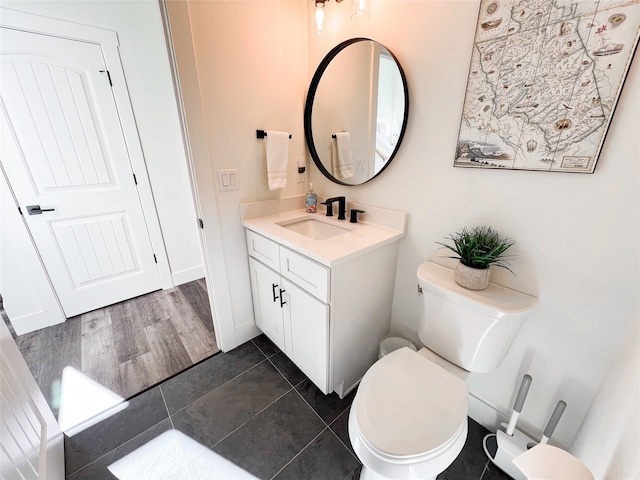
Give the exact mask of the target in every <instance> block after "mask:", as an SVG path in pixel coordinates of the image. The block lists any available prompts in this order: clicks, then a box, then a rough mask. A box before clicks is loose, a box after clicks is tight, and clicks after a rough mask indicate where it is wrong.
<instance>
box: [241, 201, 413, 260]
mask: <svg viewBox="0 0 640 480" xmlns="http://www.w3.org/2000/svg"><path fill="white" fill-rule="evenodd" d="M359 206H361V207H364V208H363V210H367V208H369V210H367V211H371V213H372V214H373V213H374V212H373V211H372V210H375V207H369V206H363V205H359ZM386 212H387V214H389V212H390V213H391V215H394V214H395V215H399V216H400V217H399V218H400V219H401V221H396V222H391V223H390V225H393V227H391V226H388V225H387V226H385V225H379V224H374V223H369V222H367V221H358V223H350V222H349V220H348V219H347V220H337V219H336V218H337V217H335V216H334V217H326V216H325V214H324V212H320V211H319V212H318V213H307V212H306V210H305V209H297V210H289V211H284V212H279V213H276V214H272V215H265V216H259V217H253V218H245V219H244V220H242V225H243V226H244V227H246V228H247V229H249V230H252V231H253V232H255V233H258V234H260V235H262V236H264V237H266V238H268V239H270V240H273V241H274V242H277V243H280V244H281V245H284V246H285V247H288V248H290V249H292V250H294V251H296V252H299V253H301V254H302V255H305V256H307V257H309V258H311V259H313V260H315V261H317V262H318V263H321V264H323V265H326V266H328V267H331V266H333V265H337V264H339V263H342V262H344V261H346V260H349V259H351V258H355V257H357V256H359V255H363V254H365V253H367V252H369V251H371V250H373V249H376V248H378V247H381V246H383V245H387V244H389V243H392V242H395V241H397V240H399V239H401V238H402V237H404V236H405V232H406V215H407V214H406V213H402V212H392V211H386ZM304 217H314V218H318V217H321V220H322V221H326V222H328V223H331V224H334V225H337V226H339V227H342V228H347V229H350V231H348V232H346V233H343V234H340V235H337V236H335V237H331V238H327V239H326V240H314V239H313V238H310V237H307V236H306V235H302V234H299V233H296V232H294V231H292V230H289V229H287V228H285V227H282V226H280V225H278V223H282V222H287V221H290V220H293V219H299V218H304ZM371 217H374V215H371ZM398 227H402V228H401V229H400V228H398Z"/></svg>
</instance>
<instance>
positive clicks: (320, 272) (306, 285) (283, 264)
mask: <svg viewBox="0 0 640 480" xmlns="http://www.w3.org/2000/svg"><path fill="white" fill-rule="evenodd" d="M280 274H281V275H282V276H283V277H286V278H288V279H289V280H291V281H292V282H293V283H295V284H296V285H298V286H299V287H301V288H303V289H304V290H306V291H307V292H309V293H310V294H311V295H313V296H314V297H317V298H318V299H320V300H322V301H323V302H325V303H328V302H329V270H328V269H327V268H326V267H324V266H322V265H320V264H318V263H316V262H314V261H313V260H310V259H308V258H307V257H305V256H303V255H299V254H297V253H295V252H292V251H291V250H289V249H287V248H284V247H281V248H280Z"/></svg>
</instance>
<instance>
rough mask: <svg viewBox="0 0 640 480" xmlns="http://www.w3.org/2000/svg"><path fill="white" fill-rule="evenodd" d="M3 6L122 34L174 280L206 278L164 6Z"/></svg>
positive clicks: (9, 1) (12, 1)
mask: <svg viewBox="0 0 640 480" xmlns="http://www.w3.org/2000/svg"><path fill="white" fill-rule="evenodd" d="M2 6H3V7H4V8H11V9H14V10H19V11H23V12H27V13H33V14H36V15H43V16H47V17H51V18H58V19H61V20H66V21H71V22H76V23H81V24H85V25H90V26H94V27H99V28H106V29H110V30H115V31H116V32H117V33H118V38H119V41H120V55H121V58H122V64H123V66H124V71H125V75H126V79H127V85H128V88H129V93H130V95H131V102H132V105H133V111H134V114H135V116H136V120H137V126H138V130H139V134H140V140H141V143H142V149H143V152H144V156H145V161H146V164H147V170H148V173H149V177H150V181H151V187H152V189H153V193H154V199H155V202H156V208H157V211H158V216H159V219H160V225H161V228H162V234H163V238H164V243H165V246H166V249H167V255H168V258H169V264H170V268H171V273H172V277H173V281H174V283H176V284H178V283H183V282H186V281H190V280H193V279H197V278H201V277H202V276H203V275H204V273H203V269H202V255H201V249H200V243H199V240H198V235H197V224H196V217H195V212H194V208H193V200H192V197H191V187H190V184H189V177H188V174H187V167H186V165H187V164H186V160H185V155H184V150H183V144H182V138H181V134H180V126H179V121H178V116H177V109H176V103H175V96H174V93H173V84H172V79H171V74H170V70H169V62H168V57H167V51H166V47H165V41H164V33H163V31H162V22H161V19H160V10H159V6H158V4H157V3H156V2H152V1H135V0H129V1H127V2H112V1H91V2H86V1H57V0H54V1H29V2H24V1H16V0H3V1H2Z"/></svg>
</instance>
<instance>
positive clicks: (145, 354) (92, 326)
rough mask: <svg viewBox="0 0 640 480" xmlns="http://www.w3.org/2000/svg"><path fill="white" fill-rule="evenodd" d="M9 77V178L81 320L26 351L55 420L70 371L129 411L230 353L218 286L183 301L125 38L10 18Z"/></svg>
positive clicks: (5, 87)
mask: <svg viewBox="0 0 640 480" xmlns="http://www.w3.org/2000/svg"><path fill="white" fill-rule="evenodd" d="M14 20H15V23H12V22H13V21H14ZM43 32H46V33H43ZM5 39H6V40H7V41H6V42H5ZM12 45H13V46H12ZM15 45H19V47H18V48H16V47H15ZM17 51H19V52H17ZM25 52H26V53H25ZM2 68H3V72H2V75H3V82H2V92H1V93H2V113H0V119H1V121H2V128H3V131H2V136H3V140H4V139H5V138H6V139H10V140H11V141H10V142H5V141H3V142H1V143H2V148H3V152H2V162H1V163H0V167H2V168H0V170H1V171H0V175H3V177H4V178H3V179H2V180H4V179H5V178H7V179H9V181H10V186H9V187H10V190H11V194H12V195H13V199H16V200H17V201H16V202H15V203H16V204H17V205H19V206H20V213H22V217H20V216H19V215H18V214H17V213H15V211H13V212H12V213H15V215H16V216H18V219H19V221H18V223H22V222H23V221H24V223H25V224H26V226H28V231H29V234H30V235H26V237H27V238H28V243H29V244H31V240H33V243H34V245H35V246H36V247H37V253H38V255H36V258H39V259H42V263H43V265H44V269H43V266H42V265H40V264H39V262H35V263H38V264H39V266H38V268H39V269H40V270H41V272H45V273H46V278H47V279H50V280H51V283H52V284H53V285H54V287H55V292H56V296H55V297H56V299H58V300H59V301H60V303H61V304H62V306H63V308H64V314H65V315H63V316H62V318H64V317H65V316H66V317H69V318H68V320H66V321H64V322H63V323H60V324H58V325H55V326H53V327H49V328H45V329H42V330H40V331H37V332H35V333H33V334H26V335H21V336H18V337H17V338H16V340H17V342H18V343H19V344H20V346H21V347H22V349H21V350H22V353H23V355H24V356H25V358H26V359H27V360H28V363H29V366H30V367H31V369H32V371H33V373H34V376H35V377H36V378H37V379H38V383H39V385H40V388H41V389H42V390H43V392H44V393H45V396H46V397H47V400H48V401H49V402H50V403H51V406H52V407H53V409H54V410H55V411H58V409H59V408H60V405H59V402H60V389H61V388H62V387H64V382H63V381H62V380H61V375H62V374H61V371H62V370H64V367H72V368H74V369H75V370H76V371H78V372H80V373H81V374H82V375H84V376H85V377H86V378H87V379H88V380H90V381H91V382H93V383H95V384H96V385H101V386H102V384H105V388H106V389H107V390H111V389H114V392H113V393H114V394H115V395H118V396H121V397H123V398H128V397H130V396H132V395H135V394H136V393H139V392H140V391H141V390H144V389H145V388H147V387H149V386H150V385H153V384H154V383H157V382H158V381H161V380H163V379H165V378H167V377H170V376H172V375H174V374H175V373H177V372H178V371H180V370H182V369H184V368H188V367H189V366H190V365H193V364H194V363H197V362H199V361H200V360H202V359H204V358H206V357H208V356H210V355H212V354H214V353H215V352H217V351H218V347H217V345H216V343H217V342H216V336H215V334H214V324H213V319H212V318H211V311H210V306H209V299H208V292H207V286H206V284H205V282H204V280H203V279H201V280H197V281H192V282H190V283H186V284H181V285H180V286H179V287H174V288H169V287H171V286H173V285H174V282H175V283H182V282H183V281H186V280H182V281H180V280H178V274H180V273H183V275H182V277H180V278H184V277H185V275H184V271H178V272H175V271H174V272H172V271H171V269H170V267H169V263H168V259H167V253H166V251H165V247H164V245H165V243H164V242H165V239H163V235H162V233H161V231H160V224H159V219H158V213H156V209H155V204H154V197H153V195H152V193H151V186H150V181H149V178H148V176H147V168H146V164H145V161H144V157H143V154H142V146H141V144H140V139H139V138H138V135H139V133H138V131H137V129H136V122H135V119H134V117H133V107H132V105H131V104H130V98H129V94H128V91H127V87H126V84H125V80H124V71H123V69H122V65H121V64H120V58H119V52H118V40H117V36H116V34H115V32H114V31H111V30H103V29H98V28H93V27H86V26H82V25H78V24H72V23H69V22H64V21H58V20H53V19H51V18H46V17H39V16H34V15H29V14H23V13H21V12H16V11H10V10H4V9H3V11H2ZM5 79H9V80H10V81H6V82H5ZM5 135H6V137H5ZM154 185H155V184H154ZM25 192H26V193H25ZM157 198H160V197H157ZM11 203H13V202H11ZM92 209H93V211H92ZM159 211H160V210H159ZM182 216H184V217H188V215H184V214H183V215H182ZM194 224H195V222H194ZM163 225H164V224H163ZM20 227H21V229H24V225H20ZM194 228H195V227H194ZM25 231H26V229H25ZM165 233H166V232H165ZM29 237H31V238H29ZM36 237H37V238H36ZM174 250H175V249H174ZM192 250H193V251H195V249H192ZM14 253H15V252H14ZM48 253H52V255H48ZM45 257H46V258H45ZM52 258H53V260H52ZM156 262H157V263H156ZM5 266H6V265H3V269H4V267H5ZM174 268H175V267H174ZM172 274H173V278H172ZM189 275H191V273H189ZM43 276H45V275H44V274H43ZM194 277H195V278H198V277H197V276H195V275H194V276H191V277H190V278H194ZM7 283H9V282H7ZM4 286H7V285H6V284H5V285H4ZM29 287H32V286H31V285H29ZM163 287H164V288H165V290H160V289H161V288H163ZM7 290H8V287H7ZM67 294H69V295H67ZM105 305H107V306H105ZM5 319H6V318H5ZM67 340H69V342H66V341H67ZM38 347H41V348H38ZM160 351H161V352H162V353H163V354H164V355H160V354H158V352H160ZM32 358H33V359H36V358H37V359H38V360H37V361H31V359H32ZM99 360H100V361H99ZM56 369H57V370H56ZM123 372H124V373H123Z"/></svg>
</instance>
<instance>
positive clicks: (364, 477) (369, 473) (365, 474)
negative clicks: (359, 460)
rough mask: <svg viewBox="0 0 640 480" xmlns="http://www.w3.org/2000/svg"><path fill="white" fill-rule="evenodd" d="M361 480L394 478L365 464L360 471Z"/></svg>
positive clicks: (430, 479) (431, 478)
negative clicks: (385, 475) (379, 472)
mask: <svg viewBox="0 0 640 480" xmlns="http://www.w3.org/2000/svg"><path fill="white" fill-rule="evenodd" d="M360 480H393V479H389V478H388V477H383V476H382V475H378V474H377V473H376V472H374V471H373V470H371V469H370V468H368V467H367V466H365V465H362V471H361V472H360ZM421 480H436V477H429V478H423V479H421Z"/></svg>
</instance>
